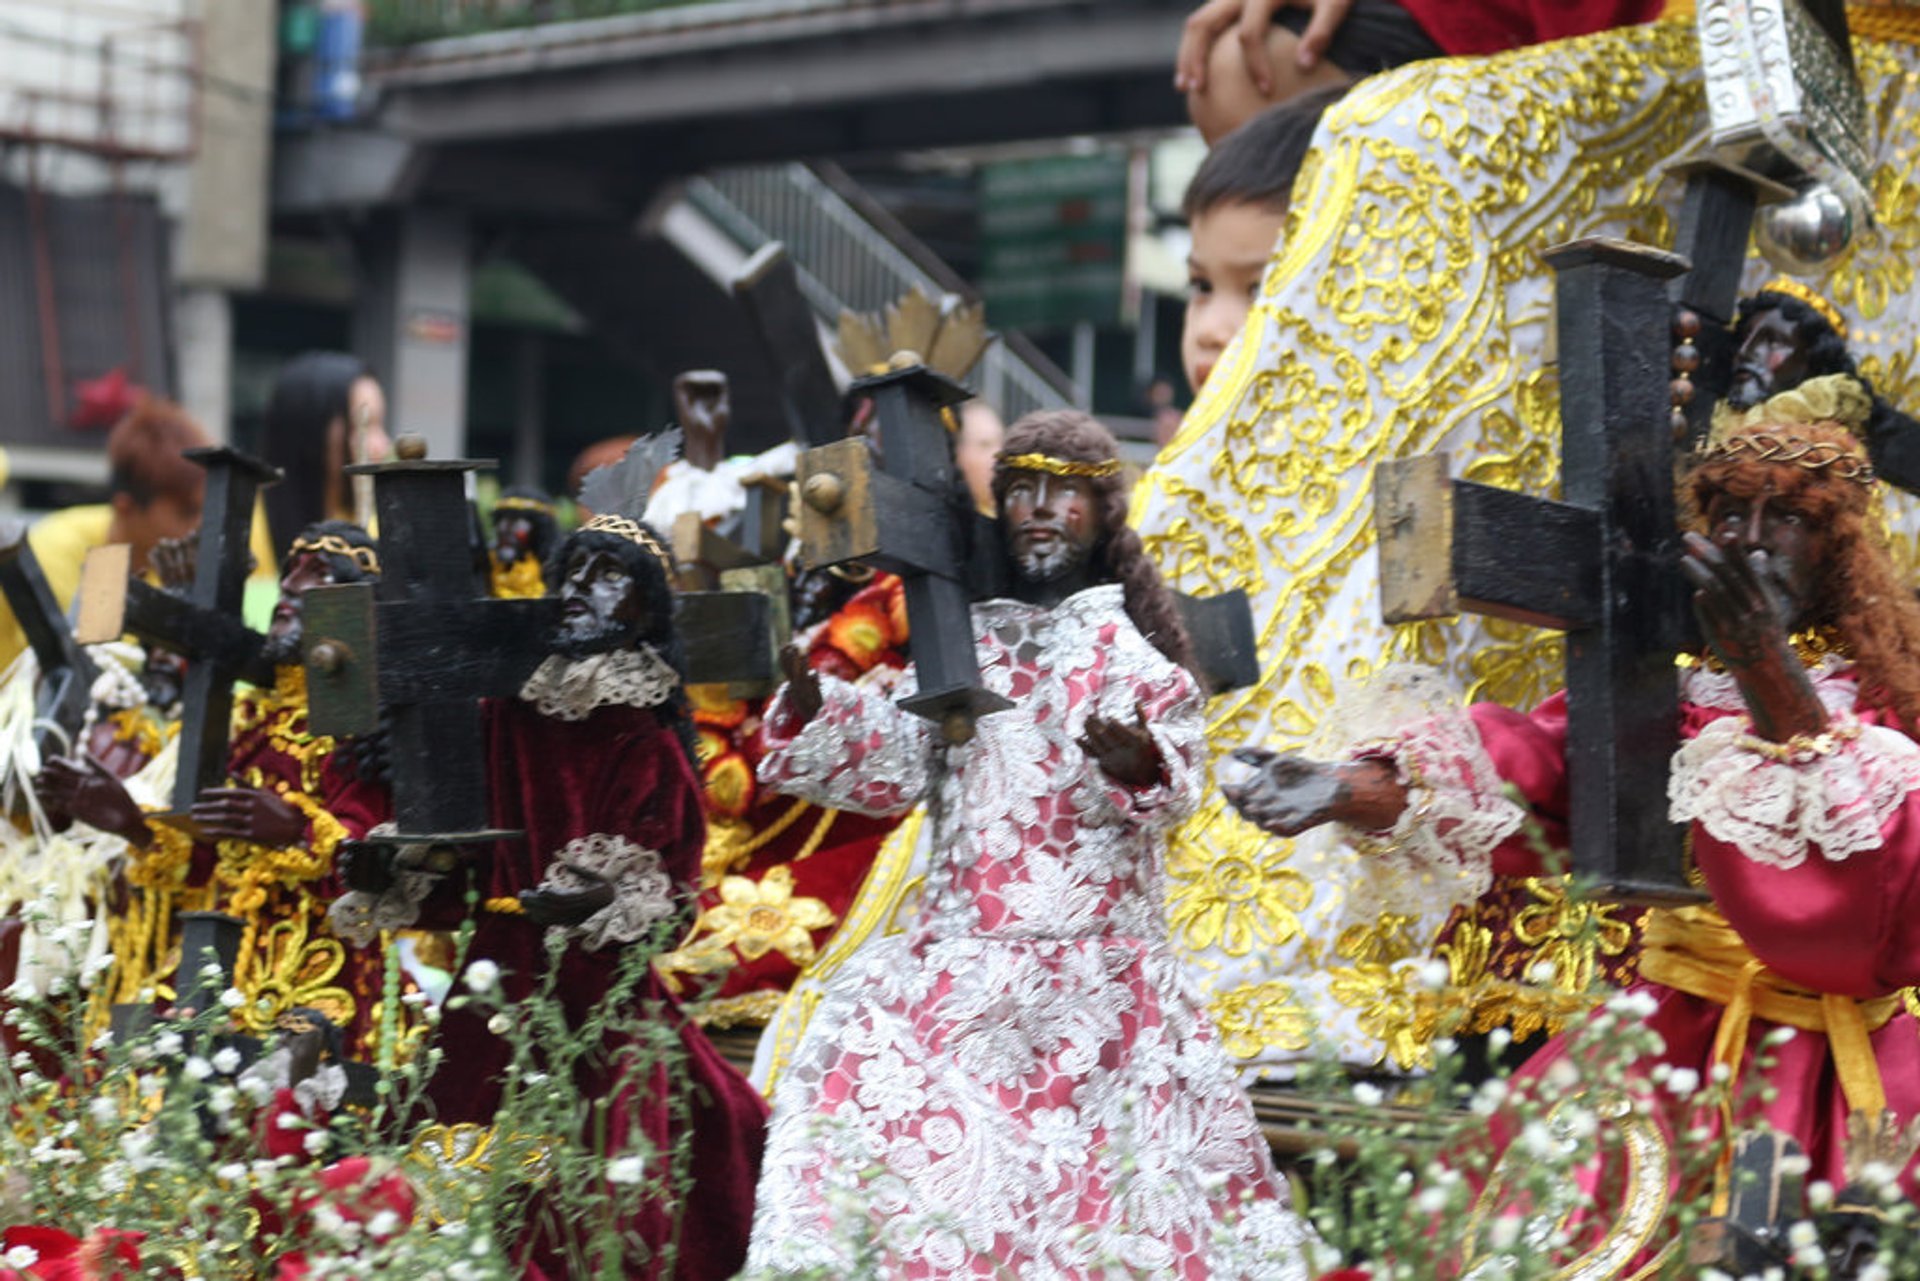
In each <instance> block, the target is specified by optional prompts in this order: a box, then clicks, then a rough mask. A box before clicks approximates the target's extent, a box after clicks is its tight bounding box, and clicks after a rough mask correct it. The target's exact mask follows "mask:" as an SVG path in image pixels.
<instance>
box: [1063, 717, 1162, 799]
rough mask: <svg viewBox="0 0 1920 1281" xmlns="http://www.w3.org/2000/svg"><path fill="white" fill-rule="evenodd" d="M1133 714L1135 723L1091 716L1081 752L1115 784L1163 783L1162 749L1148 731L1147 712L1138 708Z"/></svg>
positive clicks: (1083, 734)
mask: <svg viewBox="0 0 1920 1281" xmlns="http://www.w3.org/2000/svg"><path fill="white" fill-rule="evenodd" d="M1133 715H1134V720H1133V722H1132V723H1131V724H1129V723H1128V722H1126V721H1122V720H1115V719H1113V718H1111V717H1106V716H1089V717H1087V723H1086V725H1085V727H1084V728H1083V729H1082V730H1081V732H1080V750H1081V751H1083V752H1085V753H1086V754H1087V755H1088V756H1091V757H1092V758H1093V760H1094V763H1095V764H1097V765H1099V766H1100V768H1101V769H1102V770H1104V771H1105V772H1106V774H1107V777H1109V778H1111V779H1113V780H1114V781H1115V782H1117V783H1122V784H1124V785H1126V786H1127V787H1146V786H1148V785H1149V784H1152V783H1156V782H1158V781H1159V780H1160V774H1161V771H1160V749H1159V747H1157V746H1155V744H1154V741H1153V734H1152V733H1151V732H1150V731H1148V729H1147V714H1146V711H1145V710H1144V709H1142V708H1139V707H1135V708H1134V712H1133Z"/></svg>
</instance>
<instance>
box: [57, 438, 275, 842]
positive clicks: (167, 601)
mask: <svg viewBox="0 0 1920 1281" xmlns="http://www.w3.org/2000/svg"><path fill="white" fill-rule="evenodd" d="M186 456H187V457H188V458H190V459H192V460H193V461H194V462H196V463H199V464H200V465H201V466H202V467H204V468H206V469H207V494H206V502H205V505H204V506H203V507H202V508H201V515H200V536H199V546H198V548H197V550H196V559H195V561H194V574H193V585H192V586H191V587H189V588H188V589H187V591H186V593H185V594H184V595H176V594H175V593H173V592H167V591H162V590H160V589H159V588H157V587H154V586H152V585H150V584H148V583H146V582H143V581H141V580H140V579H138V578H134V577H132V576H131V574H130V573H129V570H130V564H129V555H130V551H129V549H128V548H127V547H126V546H125V545H124V544H116V545H110V546H107V547H98V548H95V549H94V550H93V551H92V552H90V553H88V555H87V563H86V565H85V567H84V568H83V569H82V571H81V585H80V615H79V622H78V624H77V625H76V626H75V628H74V634H75V636H76V637H77V638H78V639H79V640H80V641H81V642H82V643H83V644H88V645H91V644H97V643H99V642H101V641H110V640H118V639H119V638H120V637H121V635H122V634H124V633H126V632H132V633H133V634H134V635H135V636H138V637H139V638H140V639H141V640H143V641H146V642H147V643H148V644H153V645H160V646H163V647H165V648H167V649H170V650H172V651H173V652H174V653H176V654H179V655H181V656H183V657H184V658H186V659H187V677H186V682H185V685H184V687H183V689H182V692H181V701H180V707H181V711H180V767H179V773H178V775H176V777H175V779H174V786H173V811H174V813H175V814H185V813H186V812H187V811H188V810H189V809H191V808H192V807H193V802H194V798H195V797H197V796H199V795H200V793H201V791H202V790H204V789H206V788H209V787H219V786H221V785H222V784H223V783H225V782H226V781H227V735H228V732H229V731H230V730H231V728H232V721H233V687H234V683H235V682H237V681H248V682H251V683H252V684H255V685H272V684H273V665H272V664H271V663H269V662H268V661H267V660H266V659H265V658H264V657H263V656H262V647H263V646H264V645H265V644H266V637H265V636H263V635H261V634H260V633H259V632H256V631H253V630H251V629H250V628H248V627H247V625H246V623H245V622H244V621H243V620H242V613H241V607H242V604H243V601H244V598H245V595H246V587H247V575H248V574H250V573H252V571H253V563H252V557H251V555H250V554H249V550H248V545H249V542H250V540H251V536H252V533H253V509H254V501H255V499H256V497H257V496H258V494H259V492H260V490H262V489H264V488H266V487H267V486H268V485H271V484H273V483H274V482H276V481H278V480H279V479H280V469H279V468H277V467H273V466H270V465H268V464H267V463H263V462H261V461H260V460H259V459H257V458H252V457H250V456H248V455H246V454H243V453H241V452H240V451H239V450H237V449H229V448H227V447H225V446H218V447H215V448H210V449H189V450H188V451H187V454H186Z"/></svg>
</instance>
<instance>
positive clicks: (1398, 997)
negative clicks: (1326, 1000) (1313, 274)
mask: <svg viewBox="0 0 1920 1281" xmlns="http://www.w3.org/2000/svg"><path fill="white" fill-rule="evenodd" d="M1328 974H1329V975H1330V976H1331V977H1332V979H1333V982H1332V983H1331V984H1330V985H1329V989H1328V990H1329V991H1331V992H1332V993H1333V999H1334V1000H1336V1001H1338V1002H1340V1004H1342V1005H1344V1006H1347V1007H1348V1008H1349V1009H1352V1010H1353V1011H1355V1018H1356V1019H1357V1020H1358V1022H1359V1024H1360V1030H1361V1031H1363V1032H1365V1033H1366V1034H1367V1035H1368V1036H1371V1037H1373V1038H1375V1039H1376V1040H1378V1041H1380V1042H1381V1043H1382V1044H1383V1045H1384V1046H1385V1047H1386V1051H1387V1054H1388V1055H1389V1056H1390V1057H1391V1058H1392V1059H1393V1061H1394V1062H1395V1063H1397V1064H1398V1065H1399V1066H1401V1067H1403V1068H1416V1067H1430V1066H1432V1060H1433V1048H1432V1046H1431V1045H1430V1044H1429V1043H1428V1041H1429V1037H1430V1036H1431V1035H1432V1033H1431V1029H1429V1028H1425V1027H1423V1026H1421V1020H1420V1017H1419V1014H1420V1012H1419V1009H1418V1006H1417V1003H1416V1002H1415V1000H1414V995H1413V993H1412V992H1411V991H1409V990H1408V971H1407V970H1406V969H1405V968H1404V967H1403V968H1399V969H1396V968H1394V967H1392V966H1388V965H1377V964H1366V965H1354V966H1349V967H1346V968H1344V969H1337V970H1329V971H1328Z"/></svg>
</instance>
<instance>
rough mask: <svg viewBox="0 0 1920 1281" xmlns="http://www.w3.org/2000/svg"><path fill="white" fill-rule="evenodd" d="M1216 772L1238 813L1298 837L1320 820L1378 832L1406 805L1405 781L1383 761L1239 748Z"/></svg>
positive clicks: (1276, 831)
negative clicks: (1341, 761)
mask: <svg viewBox="0 0 1920 1281" xmlns="http://www.w3.org/2000/svg"><path fill="white" fill-rule="evenodd" d="M1219 773H1220V791H1221V793H1222V794H1223V795H1224V796H1225V797H1226V798H1227V800H1228V802H1229V803H1231V804H1232V806H1233V807H1234V808H1235V809H1236V810H1238V811H1240V815H1241V817H1243V818H1245V819H1246V820H1247V821H1248V822H1249V823H1252V824H1254V825H1255V826H1256V827H1260V828H1263V829H1265V830H1266V831H1269V832H1272V833H1273V834H1274V835H1275V836H1298V835H1300V833H1302V832H1305V831H1308V830H1310V829H1312V828H1316V827H1319V826H1320V825H1322V824H1323V823H1346V824H1348V825H1350V826H1353V827H1358V828H1364V829H1366V830H1368V831H1379V830H1381V829H1382V828H1388V827H1392V826H1393V825H1394V824H1395V823H1396V822H1398V821H1399V818H1400V815H1401V813H1402V811H1404V810H1405V809H1406V808H1407V789H1406V786H1405V785H1404V784H1402V783H1401V782H1400V779H1399V777H1398V775H1396V774H1395V773H1394V770H1393V767H1392V766H1391V765H1389V764H1388V763H1387V762H1385V761H1379V760H1364V761H1350V762H1346V763H1344V764H1335V763H1332V762H1328V761H1312V760H1308V759H1307V758H1306V757H1304V756H1299V755H1296V754H1294V753H1292V752H1275V751H1272V750H1269V749H1268V748H1264V747H1242V748H1238V749H1236V750H1235V751H1234V752H1233V754H1232V756H1230V757H1229V758H1228V760H1227V761H1226V762H1223V765H1222V768H1221V769H1220V771H1219Z"/></svg>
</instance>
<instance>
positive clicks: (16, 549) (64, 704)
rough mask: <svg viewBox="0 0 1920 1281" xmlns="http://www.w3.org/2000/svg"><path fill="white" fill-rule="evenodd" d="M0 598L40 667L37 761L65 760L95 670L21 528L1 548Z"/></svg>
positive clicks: (74, 742) (75, 736)
mask: <svg viewBox="0 0 1920 1281" xmlns="http://www.w3.org/2000/svg"><path fill="white" fill-rule="evenodd" d="M0 594H4V595H5V597H6V600H7V605H8V607H9V608H10V609H12V610H13V616H14V618H16V619H17V620H19V623H20V630H21V631H22V632H24V633H25V634H26V637H27V647H28V648H29V649H31V650H32V651H33V657H34V660H35V661H36V662H37V663H38V664H39V666H40V685H39V690H38V692H37V693H36V695H35V698H34V722H35V724H36V726H38V728H37V729H36V730H35V731H34V736H33V743H34V749H35V750H36V751H37V752H38V753H39V755H40V759H41V760H42V761H45V760H47V759H48V758H50V757H52V756H55V755H61V754H69V753H71V752H73V751H74V750H76V749H77V748H78V747H79V744H80V729H81V727H82V726H83V725H84V724H85V723H86V717H87V707H88V705H89V703H90V702H91V701H92V698H93V682H94V678H95V677H97V676H99V674H100V669H99V668H98V667H97V666H95V665H94V661H93V659H91V658H89V657H88V656H87V651H86V649H85V648H84V647H83V646H82V645H81V644H80V642H79V641H77V640H75V639H74V635H73V628H72V627H71V626H69V625H68V623H67V616H66V614H65V613H63V612H62V611H61V609H60V603H59V602H58V601H56V600H55V599H54V597H53V591H52V589H51V588H49V587H48V586H47V580H46V576H45V575H43V574H42V573H41V572H40V562H39V560H38V559H36V558H35V557H34V554H33V548H32V547H31V546H30V545H29V544H28V542H27V531H26V529H25V527H24V526H23V527H22V528H21V529H20V530H19V531H18V532H17V533H16V534H15V535H14V536H13V538H12V539H11V541H7V542H0Z"/></svg>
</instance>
